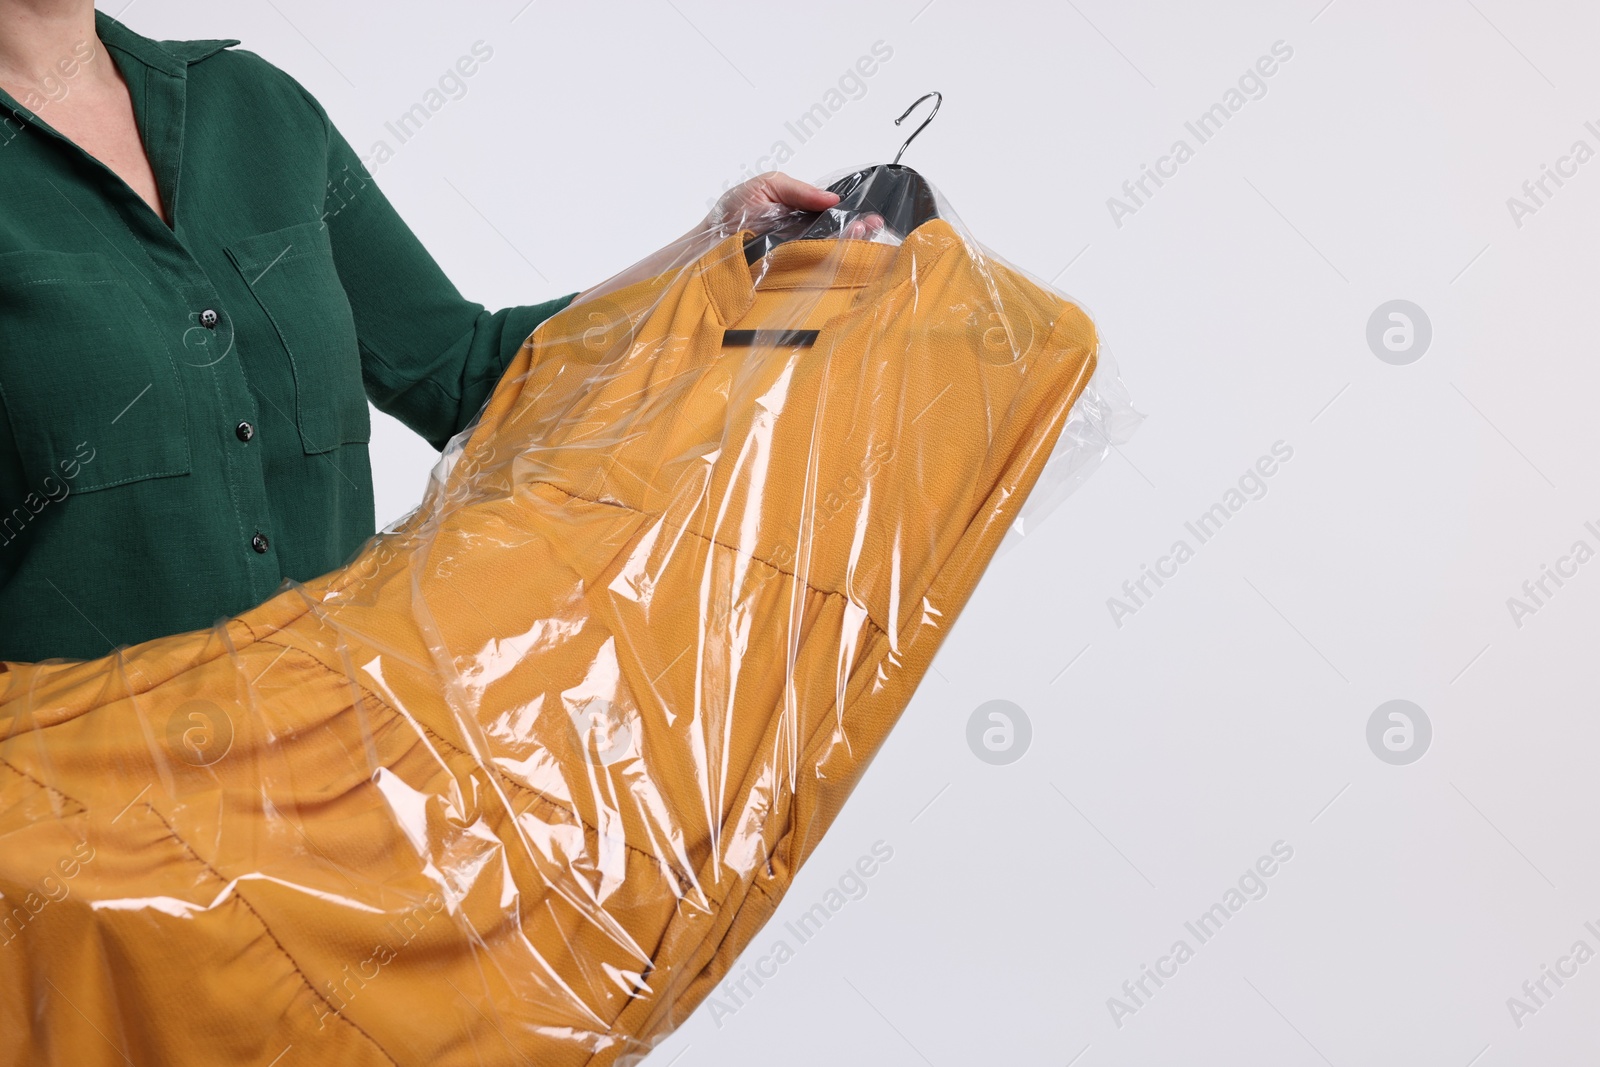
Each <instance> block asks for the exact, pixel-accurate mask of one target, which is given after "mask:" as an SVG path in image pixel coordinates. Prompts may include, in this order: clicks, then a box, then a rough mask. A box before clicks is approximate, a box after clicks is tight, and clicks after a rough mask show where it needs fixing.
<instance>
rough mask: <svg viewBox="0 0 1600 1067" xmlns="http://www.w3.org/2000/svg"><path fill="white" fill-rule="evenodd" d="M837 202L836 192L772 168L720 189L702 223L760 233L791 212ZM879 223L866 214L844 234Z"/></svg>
mask: <svg viewBox="0 0 1600 1067" xmlns="http://www.w3.org/2000/svg"><path fill="white" fill-rule="evenodd" d="M838 202H839V194H838V193H831V192H829V191H828V190H826V189H818V188H817V187H816V186H815V185H812V184H810V183H809V182H803V181H801V180H800V179H799V178H791V177H789V175H787V174H782V173H780V172H778V171H775V170H774V171H769V172H767V173H766V174H758V175H756V176H755V177H754V178H751V179H750V180H749V181H747V182H742V183H741V184H739V185H735V186H734V187H733V188H732V189H729V190H728V191H727V192H725V193H723V194H722V196H721V197H720V198H718V200H717V203H716V206H715V207H713V208H712V209H711V213H710V214H709V215H707V216H706V218H705V221H704V222H703V223H701V226H702V228H703V229H705V230H709V231H714V232H716V233H718V234H721V235H724V236H726V235H728V234H733V233H738V232H739V231H740V230H755V231H756V232H758V233H760V232H762V231H764V230H766V229H768V228H770V227H771V226H772V224H773V223H774V222H776V221H777V220H779V219H781V218H783V216H785V215H787V214H789V213H790V212H793V211H826V210H827V209H828V208H830V207H833V205H835V204H837V203H838ZM882 226H883V219H882V218H880V217H879V216H877V215H868V216H866V217H865V218H860V219H855V220H853V221H851V223H850V224H849V225H848V226H846V227H845V231H844V234H843V236H844V237H846V238H848V239H852V240H854V239H859V238H865V237H870V236H871V235H872V234H873V233H874V232H876V231H877V230H878V229H880V228H882Z"/></svg>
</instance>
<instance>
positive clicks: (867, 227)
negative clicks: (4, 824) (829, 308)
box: [573, 171, 883, 303]
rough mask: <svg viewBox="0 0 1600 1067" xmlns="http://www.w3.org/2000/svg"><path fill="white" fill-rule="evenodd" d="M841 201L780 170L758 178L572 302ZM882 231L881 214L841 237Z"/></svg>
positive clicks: (855, 225)
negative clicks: (799, 213)
mask: <svg viewBox="0 0 1600 1067" xmlns="http://www.w3.org/2000/svg"><path fill="white" fill-rule="evenodd" d="M838 202H839V194H837V193H830V192H828V191H827V190H826V189H818V188H817V187H816V186H815V185H811V184H810V183H808V182H803V181H801V180H800V179H798V178H791V177H789V175H787V174H780V173H778V172H777V171H772V172H770V173H767V174H758V175H757V176H756V177H754V178H751V179H750V180H749V181H747V182H741V183H740V184H738V185H735V186H734V187H733V188H732V189H729V190H728V191H727V192H725V193H723V194H722V196H721V197H719V198H718V199H717V202H716V204H715V206H713V207H712V209H711V213H710V214H708V215H707V216H706V217H705V219H704V220H703V221H702V222H701V223H700V225H699V226H696V227H695V228H694V229H692V230H690V231H689V232H688V233H686V234H684V235H683V236H682V237H680V238H678V239H677V240H676V241H674V242H672V243H671V244H669V245H667V246H666V247H665V248H663V249H661V250H660V251H658V252H655V253H653V254H652V255H650V256H647V257H646V258H645V259H643V260H641V261H640V262H638V263H635V264H634V265H633V266H631V267H629V268H628V269H627V270H625V271H623V272H622V273H621V274H618V275H615V276H613V277H611V278H608V279H606V280H605V281H603V282H601V283H600V284H599V285H596V286H594V287H593V288H590V289H586V290H584V291H583V292H582V293H579V294H578V296H577V298H576V299H575V300H574V301H573V303H578V302H580V301H584V300H588V299H591V298H592V297H596V296H600V295H602V294H603V293H608V292H612V291H614V290H617V289H620V288H622V287H623V286H625V285H631V284H632V283H634V282H636V281H639V280H640V279H643V278H650V277H654V276H655V275H657V274H660V273H662V272H664V271H668V270H675V269H678V268H680V267H682V266H684V265H685V264H686V263H689V262H692V261H693V260H694V259H695V258H697V257H699V256H701V255H704V254H705V252H706V251H707V250H708V249H709V248H711V247H712V246H713V245H715V244H716V243H717V242H718V241H720V240H722V239H724V238H726V237H729V236H731V235H733V234H735V233H738V232H739V231H741V230H755V231H756V232H758V233H760V232H765V231H766V230H768V229H770V228H771V227H772V225H773V223H775V222H777V221H778V220H779V219H781V218H783V217H784V216H785V215H788V214H790V213H791V212H795V211H826V210H827V209H828V208H830V207H833V206H834V205H835V204H837V203H838ZM882 228H883V218H882V217H881V216H879V215H868V216H866V217H864V218H859V219H853V220H851V222H850V224H849V225H848V226H846V227H845V229H844V233H843V234H841V236H842V237H845V238H848V239H851V240H866V239H870V238H871V237H872V235H873V234H874V233H876V232H877V231H878V230H880V229H882Z"/></svg>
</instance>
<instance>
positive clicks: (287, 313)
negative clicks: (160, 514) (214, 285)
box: [227, 222, 372, 455]
mask: <svg viewBox="0 0 1600 1067" xmlns="http://www.w3.org/2000/svg"><path fill="white" fill-rule="evenodd" d="M227 250H228V258H229V259H231V260H232V261H233V265H234V266H235V267H236V268H238V271H239V273H240V274H241V275H242V276H243V277H244V281H245V284H246V285H248V286H249V287H250V291H251V292H252V293H253V294H255V298H256V301H257V302H258V303H259V304H260V305H261V309H262V310H263V311H264V312H266V315H267V318H268V319H270V320H272V325H273V328H274V329H276V330H277V332H278V339H279V340H280V341H282V342H283V347H284V350H285V351H286V352H288V354H289V361H290V364H291V366H292V367H293V369H294V394H295V413H294V415H295V424H296V425H297V426H298V427H299V430H300V443H301V445H302V446H304V448H305V451H306V453H307V454H308V455H315V454H317V453H319V452H331V451H333V450H334V449H336V448H338V447H339V446H340V445H347V444H365V443H366V442H367V441H368V440H370V439H371V437H372V416H371V415H370V413H369V412H368V410H367V395H366V391H365V390H364V389H363V387H362V384H361V351H360V349H359V347H358V346H357V343H356V323H355V317H354V316H353V315H352V314H351V312H350V301H349V300H348V299H347V298H346V297H345V292H344V286H343V284H341V283H340V281H339V272H338V271H337V270H336V269H335V268H334V265H333V246H332V244H331V243H330V242H329V240H328V230H327V227H325V226H324V225H323V224H322V223H320V222H303V223H299V224H297V225H294V226H287V227H285V228H283V229H281V230H273V231H272V232H270V233H263V234H257V235H256V236H254V237H246V238H245V239H243V240H241V241H235V242H233V243H232V244H230V245H228V246H227Z"/></svg>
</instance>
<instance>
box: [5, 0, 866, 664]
mask: <svg viewBox="0 0 1600 1067" xmlns="http://www.w3.org/2000/svg"><path fill="white" fill-rule="evenodd" d="M236 43H237V42H232V41H191V42H165V43H159V44H158V43H156V42H154V41H150V40H147V39H145V38H143V37H140V36H139V35H137V34H135V33H133V32H132V31H131V30H129V29H128V28H126V27H125V26H123V25H121V24H120V23H118V22H116V21H115V20H113V19H111V18H109V17H107V16H105V15H103V14H100V13H98V12H96V11H95V9H94V6H93V0H0V90H3V92H0V105H3V106H0V174H3V176H4V179H3V180H4V189H5V192H4V200H3V202H0V660H13V661H16V660H38V659H44V658H48V657H69V658H88V657H94V656H100V655H104V654H105V653H107V652H109V651H110V650H112V649H113V648H115V647H117V646H119V645H122V644H126V643H130V642H137V641H142V640H145V639H148V638H152V637H157V636H161V635H163V634H168V633H175V632H180V631H183V630H191V629H196V628H199V627H203V626H208V625H210V624H211V623H212V622H214V621H215V620H217V619H218V618H221V617H224V616H229V615H234V614H237V613H239V612H241V611H243V610H245V609H247V608H249V607H251V606H253V605H255V604H257V603H259V602H261V601H263V600H265V599H267V598H268V597H269V596H270V595H272V593H273V592H274V591H275V590H276V589H277V587H278V585H279V584H280V583H281V582H282V581H283V580H284V579H286V578H291V579H297V580H304V579H308V578H311V577H314V576H316V575H318V574H322V573H324V572H326V571H329V570H331V569H333V568H334V567H337V566H339V565H340V564H341V563H343V562H344V561H345V560H346V559H347V558H348V557H349V556H350V555H351V553H352V552H353V551H354V550H355V549H356V548H357V547H359V546H360V545H361V543H362V542H363V541H364V540H365V539H366V538H368V537H370V536H371V535H372V534H373V532H374V516H373V498H372V474H371V468H370V465H369V459H368V453H367V444H368V440H369V437H370V425H369V419H368V409H367V401H368V400H369V399H370V400H371V402H372V403H373V404H375V405H376V406H377V407H378V408H379V409H381V410H383V411H386V412H388V413H389V414H391V415H393V416H395V417H396V418H398V419H400V420H401V421H402V422H404V423H405V424H406V425H408V426H410V427H411V428H412V429H413V430H415V431H416V432H417V433H419V434H421V435H422V436H423V437H424V438H426V439H427V440H428V441H429V442H430V443H431V444H432V445H433V446H434V447H435V448H442V447H443V446H444V444H445V443H446V442H447V441H448V440H449V439H450V437H451V436H452V435H454V434H455V433H456V432H457V431H459V430H460V429H462V428H463V427H464V426H465V425H466V424H467V423H469V422H470V421H471V420H472V419H473V417H474V416H475V415H476V414H477V412H478V410H479V409H480V407H481V406H482V404H483V402H484V400H485V399H486V398H487V396H488V395H489V393H490V392H491V391H492V390H493V388H494V385H495V383H496V381H497V379H498V377H499V376H500V374H501V373H502V371H503V369H504V368H505V367H506V365H507V363H508V361H509V359H510V357H511V356H512V355H513V354H514V353H515V352H516V350H517V349H518V347H519V346H520V345H521V343H522V341H523V339H524V338H525V337H526V336H527V335H528V334H529V333H530V332H531V331H532V330H533V328H534V327H535V326H537V325H538V324H539V323H540V322H542V321H543V320H544V319H546V318H548V317H549V316H551V315H553V314H555V313H556V312H557V311H559V310H560V309H561V308H563V307H565V306H566V305H567V304H568V303H569V302H570V301H571V300H572V299H573V298H572V297H571V296H566V297H561V298H558V299H555V300H550V301H547V302H545V303H542V304H534V305H531V306H528V307H517V308H508V309H506V310H504V311H499V312H494V313H490V312H488V311H486V310H485V309H484V308H483V307H482V306H481V305H478V304H475V303H472V302H470V301H468V300H466V299H465V298H463V297H462V296H461V295H460V294H459V293H458V292H457V291H456V289H455V288H454V286H452V285H451V283H450V281H449V280H448V279H447V278H446V277H445V276H444V274H443V273H442V272H441V271H440V269H439V267H438V265H437V264H436V263H435V262H434V261H433V259H432V257H430V256H429V255H428V252H427V251H426V250H425V249H424V248H423V247H422V245H421V243H420V242H419V241H418V240H417V238H416V236H415V235H414V234H412V233H411V231H410V230H409V229H408V228H407V227H406V225H405V223H404V222H403V221H402V220H401V219H400V217H399V216H398V215H397V214H396V213H395V211H394V208H393V207H392V206H391V205H390V204H389V202H388V200H387V199H385V197H384V196H383V193H382V192H381V191H380V190H379V189H378V187H377V186H376V185H375V184H373V182H372V179H371V177H370V176H369V175H368V173H367V172H366V171H365V169H364V168H363V167H362V165H361V163H360V161H359V160H358V158H357V156H356V154H355V153H354V151H353V150H352V149H351V148H350V146H349V145H348V144H347V143H346V142H345V140H344V138H343V137H341V136H340V135H339V133H338V131H337V130H335V129H334V128H333V126H332V124H331V123H330V122H329V121H328V117H327V114H326V113H325V112H324V111H323V109H322V108H321V106H320V105H318V104H317V102H316V101H315V100H314V99H312V98H311V96H310V95H309V94H308V93H307V92H306V91H305V90H304V89H303V88H301V87H300V85H299V84H297V83H296V82H295V81H294V80H293V79H292V78H290V77H289V76H288V75H286V74H284V73H283V72H282V71H280V70H278V69H277V68H275V67H273V66H272V65H270V64H269V63H267V62H265V61H264V60H262V59H260V58H259V57H257V56H254V55H252V54H250V53H248V52H242V51H236V50H233V49H232V48H231V47H230V46H231V45H233V44H236ZM837 199H838V198H837V197H836V196H835V195H834V194H832V193H828V192H825V191H823V190H819V189H816V188H814V187H812V186H810V185H806V184H805V183H803V182H799V181H796V180H794V179H792V178H788V177H786V176H784V175H780V174H770V175H763V176H762V177H759V178H755V179H753V180H751V181H749V182H747V183H745V184H744V185H742V186H739V187H738V188H736V189H734V190H732V191H730V192H729V194H727V195H726V196H724V197H723V198H722V200H721V201H719V203H718V205H717V207H716V208H715V209H714V210H713V211H712V213H711V215H710V216H708V217H707V219H706V220H705V221H704V222H703V223H702V224H701V226H699V227H697V228H696V229H695V230H692V231H690V234H688V235H686V236H685V237H684V238H683V239H682V240H680V241H678V242H676V243H674V244H673V245H671V246H668V248H666V249H663V250H662V251H661V252H660V253H657V255H656V256H655V257H652V259H653V260H654V261H657V262H659V263H660V265H661V266H662V267H666V266H668V265H670V264H671V263H672V262H675V261H678V260H680V259H681V257H682V255H683V254H684V253H685V250H686V249H688V248H690V247H691V246H693V245H694V244H695V243H696V235H704V234H706V233H711V232H715V231H716V230H718V229H719V228H720V227H722V226H724V225H731V224H733V223H736V222H738V221H740V220H743V219H746V218H749V217H751V216H752V215H760V214H763V213H765V214H768V215H771V214H774V213H778V212H781V211H783V210H787V209H791V208H793V209H802V210H808V211H816V210H822V209H825V208H827V207H829V206H831V205H832V204H833V203H835V202H836V201H837Z"/></svg>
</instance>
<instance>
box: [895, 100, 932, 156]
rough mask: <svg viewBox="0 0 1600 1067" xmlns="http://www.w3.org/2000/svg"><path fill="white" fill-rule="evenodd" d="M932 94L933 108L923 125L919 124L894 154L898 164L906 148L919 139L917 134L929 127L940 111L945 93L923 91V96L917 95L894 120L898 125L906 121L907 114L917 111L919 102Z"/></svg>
mask: <svg viewBox="0 0 1600 1067" xmlns="http://www.w3.org/2000/svg"><path fill="white" fill-rule="evenodd" d="M930 96H931V97H933V110H932V111H930V112H928V117H927V118H925V119H923V120H922V125H921V126H918V127H917V128H916V129H914V130H912V131H911V136H910V137H907V138H906V143H905V144H903V145H901V146H900V151H898V152H896V153H895V154H894V161H895V163H896V164H898V163H899V162H900V157H901V156H903V155H905V154H906V149H908V148H910V147H911V142H912V141H915V140H916V139H917V134H919V133H921V132H922V131H923V130H925V129H927V128H928V123H930V122H932V121H933V116H935V115H937V114H938V113H939V105H940V104H942V103H944V94H943V93H923V94H922V95H921V96H919V97H917V99H916V100H915V101H913V102H912V104H911V106H910V107H908V108H906V109H905V111H904V112H903V113H902V114H901V116H900V117H899V118H897V119H895V120H894V124H895V125H896V126H898V125H900V124H901V123H902V122H904V121H905V120H906V116H907V115H910V114H911V113H912V112H913V111H915V110H916V109H917V105H918V104H920V103H922V102H923V101H924V100H926V99H928V97H930Z"/></svg>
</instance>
